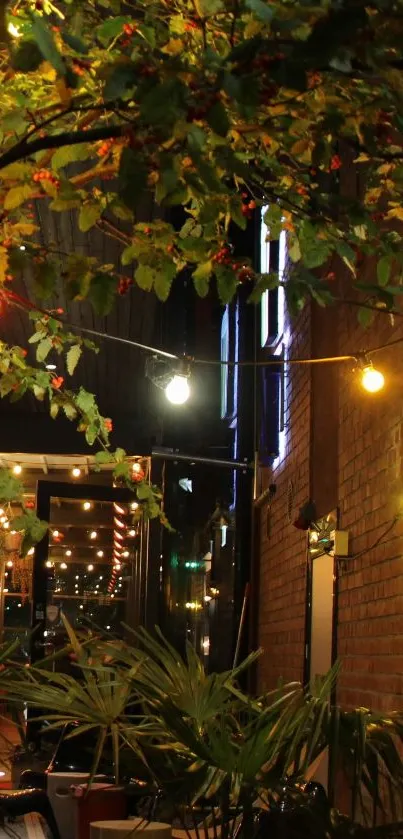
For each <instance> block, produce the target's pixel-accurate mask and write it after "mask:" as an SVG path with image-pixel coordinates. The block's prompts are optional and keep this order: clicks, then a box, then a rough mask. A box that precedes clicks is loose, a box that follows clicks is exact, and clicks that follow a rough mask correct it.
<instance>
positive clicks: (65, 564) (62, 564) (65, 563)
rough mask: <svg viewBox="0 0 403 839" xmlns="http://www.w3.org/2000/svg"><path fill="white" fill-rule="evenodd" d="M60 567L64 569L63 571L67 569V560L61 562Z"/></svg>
mask: <svg viewBox="0 0 403 839" xmlns="http://www.w3.org/2000/svg"><path fill="white" fill-rule="evenodd" d="M59 567H60V568H61V569H62V571H65V570H66V568H67V562H61V563H60V566H59Z"/></svg>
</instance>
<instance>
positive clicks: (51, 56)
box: [31, 15, 66, 76]
mask: <svg viewBox="0 0 403 839" xmlns="http://www.w3.org/2000/svg"><path fill="white" fill-rule="evenodd" d="M31 31H32V34H33V36H34V38H35V41H36V43H37V45H38V47H39V49H40V51H41V53H42V55H43V57H44V59H45V61H49V64H51V65H52V67H54V68H55V70H56V72H57V73H58V74H59V75H60V76H64V75H65V74H66V65H65V63H64V61H63V58H62V56H61V55H60V53H59V50H58V49H57V46H56V43H55V40H54V37H53V35H52V32H51V30H50V28H49V26H48V25H47V24H46V23H45V21H44V19H43V18H42V17H39V16H38V15H33V20H32V30H31Z"/></svg>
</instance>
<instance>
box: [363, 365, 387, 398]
mask: <svg viewBox="0 0 403 839" xmlns="http://www.w3.org/2000/svg"><path fill="white" fill-rule="evenodd" d="M361 384H362V387H363V388H364V390H366V391H367V392H368V393H378V391H379V390H382V388H383V386H384V384H385V377H384V375H383V373H381V372H380V370H375V368H374V367H373V366H372V364H368V365H367V366H366V367H364V369H363V371H362V375H361Z"/></svg>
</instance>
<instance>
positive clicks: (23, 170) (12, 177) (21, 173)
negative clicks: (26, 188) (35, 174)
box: [0, 162, 32, 181]
mask: <svg viewBox="0 0 403 839" xmlns="http://www.w3.org/2000/svg"><path fill="white" fill-rule="evenodd" d="M31 172H32V166H31V164H30V163H20V162H18V163H10V165H9V166H5V167H4V169H1V170H0V178H1V180H3V181H22V180H23V179H24V178H26V177H27V176H28V175H30V174H31Z"/></svg>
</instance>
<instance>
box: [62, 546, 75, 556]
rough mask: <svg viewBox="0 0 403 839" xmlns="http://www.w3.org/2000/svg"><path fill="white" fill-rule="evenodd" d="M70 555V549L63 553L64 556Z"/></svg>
mask: <svg viewBox="0 0 403 839" xmlns="http://www.w3.org/2000/svg"><path fill="white" fill-rule="evenodd" d="M72 553H73V551H71V550H70V548H68V550H67V551H65V552H64V555H65V556H71V555H72Z"/></svg>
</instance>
